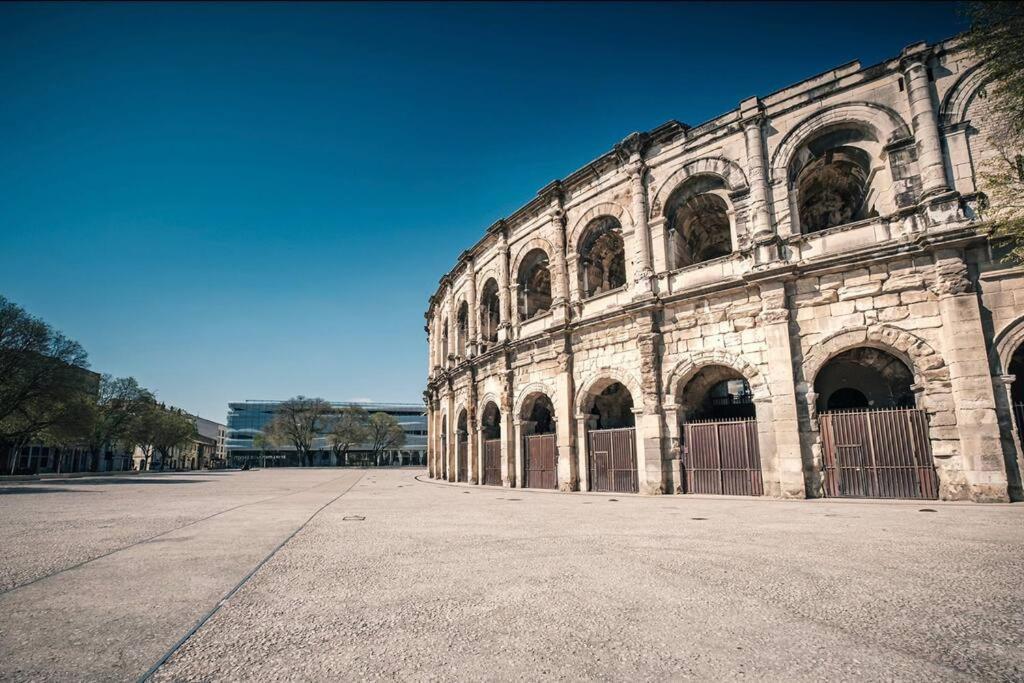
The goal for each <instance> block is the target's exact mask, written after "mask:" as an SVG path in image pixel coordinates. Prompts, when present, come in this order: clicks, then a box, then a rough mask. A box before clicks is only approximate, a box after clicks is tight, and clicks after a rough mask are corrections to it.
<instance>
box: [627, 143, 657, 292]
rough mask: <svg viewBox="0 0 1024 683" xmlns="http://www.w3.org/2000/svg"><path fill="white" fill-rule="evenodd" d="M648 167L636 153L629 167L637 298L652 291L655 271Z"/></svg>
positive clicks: (634, 274) (634, 282) (634, 280)
mask: <svg viewBox="0 0 1024 683" xmlns="http://www.w3.org/2000/svg"><path fill="white" fill-rule="evenodd" d="M646 171H647V167H646V165H645V164H644V162H643V159H642V158H641V157H640V154H639V153H634V154H633V156H632V157H631V159H630V165H629V192H630V198H631V201H632V214H633V239H635V240H636V256H637V260H636V270H635V272H634V273H633V284H634V286H635V288H636V294H637V296H644V295H646V294H649V293H650V291H651V278H652V277H654V269H653V268H652V267H651V232H650V229H649V228H648V225H647V189H646V188H645V186H644V174H645V173H646Z"/></svg>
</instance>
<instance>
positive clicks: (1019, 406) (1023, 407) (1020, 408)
mask: <svg viewBox="0 0 1024 683" xmlns="http://www.w3.org/2000/svg"><path fill="white" fill-rule="evenodd" d="M1013 419H1014V423H1015V424H1016V425H1017V433H1018V434H1020V438H1021V440H1022V441H1024V403H1014V404H1013Z"/></svg>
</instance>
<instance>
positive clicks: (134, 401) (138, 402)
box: [85, 375, 155, 471]
mask: <svg viewBox="0 0 1024 683" xmlns="http://www.w3.org/2000/svg"><path fill="white" fill-rule="evenodd" d="M154 400H155V399H154V398H153V394H152V393H150V392H149V391H148V390H147V389H144V388H142V387H141V386H139V383H138V382H137V381H135V378H134V377H112V376H110V375H103V376H102V377H101V378H100V386H99V392H98V394H97V396H96V398H95V401H94V402H92V404H91V407H90V410H91V413H92V415H91V417H90V429H89V430H88V434H87V438H86V440H85V444H86V445H87V447H88V449H89V456H90V463H89V469H90V470H93V471H95V470H97V469H99V459H100V453H101V452H102V451H103V449H105V448H107V447H108V446H111V445H115V444H122V445H126V444H131V443H132V441H133V440H132V436H131V428H132V425H133V424H134V422H135V419H136V418H137V417H138V415H139V414H140V413H141V412H142V411H144V410H146V409H147V406H148V405H149V404H150V403H152V402H153V401H154Z"/></svg>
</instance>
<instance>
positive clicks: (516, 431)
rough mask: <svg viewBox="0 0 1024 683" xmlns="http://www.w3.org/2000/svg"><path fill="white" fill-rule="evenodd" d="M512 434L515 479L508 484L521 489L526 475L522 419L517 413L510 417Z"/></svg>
mask: <svg viewBox="0 0 1024 683" xmlns="http://www.w3.org/2000/svg"><path fill="white" fill-rule="evenodd" d="M512 434H513V438H514V439H515V457H514V458H513V460H514V465H515V473H514V479H515V481H514V482H511V483H510V486H514V487H515V488H520V489H521V488H523V486H524V485H525V479H526V476H525V474H524V473H523V421H522V420H520V419H519V416H518V415H516V416H515V417H513V418H512Z"/></svg>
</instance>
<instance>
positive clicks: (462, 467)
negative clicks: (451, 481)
mask: <svg viewBox="0 0 1024 683" xmlns="http://www.w3.org/2000/svg"><path fill="white" fill-rule="evenodd" d="M457 456H458V460H459V462H458V466H457V469H456V470H455V472H456V477H455V480H456V481H469V442H468V441H460V442H459V446H458V450H457Z"/></svg>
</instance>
